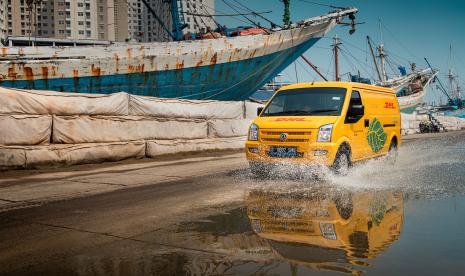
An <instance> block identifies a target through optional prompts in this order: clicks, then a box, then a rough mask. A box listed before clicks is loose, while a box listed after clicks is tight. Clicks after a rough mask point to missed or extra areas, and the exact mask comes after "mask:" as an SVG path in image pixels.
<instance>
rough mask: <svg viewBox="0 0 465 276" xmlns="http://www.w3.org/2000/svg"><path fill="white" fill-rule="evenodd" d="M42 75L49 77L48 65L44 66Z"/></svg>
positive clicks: (45, 77)
mask: <svg viewBox="0 0 465 276" xmlns="http://www.w3.org/2000/svg"><path fill="white" fill-rule="evenodd" d="M41 69H42V77H43V78H44V79H48V67H42V68H41Z"/></svg>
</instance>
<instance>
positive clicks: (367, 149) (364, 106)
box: [246, 82, 401, 174]
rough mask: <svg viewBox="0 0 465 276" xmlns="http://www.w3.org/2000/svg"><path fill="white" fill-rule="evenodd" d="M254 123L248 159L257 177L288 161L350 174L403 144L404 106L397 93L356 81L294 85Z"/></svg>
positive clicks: (279, 93)
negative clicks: (355, 166)
mask: <svg viewBox="0 0 465 276" xmlns="http://www.w3.org/2000/svg"><path fill="white" fill-rule="evenodd" d="M257 112H258V117H257V118H255V120H254V121H253V123H252V124H251V125H250V128H249V133H248V139H247V143H246V155H247V159H248V161H249V164H250V167H251V170H252V172H253V173H254V174H262V173H263V172H264V171H265V166H266V165H267V164H274V163H278V162H280V163H281V162H283V161H285V162H286V163H288V162H290V163H304V164H315V165H325V166H328V167H330V168H332V169H333V170H334V171H335V172H336V173H337V174H346V173H347V172H348V169H349V167H350V166H351V165H352V164H353V163H354V162H357V161H361V160H365V159H369V158H374V157H379V156H382V155H388V156H389V157H390V159H391V160H393V161H395V157H396V156H397V149H398V147H399V145H400V142H401V135H400V130H401V125H400V124H401V119H400V109H399V103H398V102H397V98H396V95H395V92H394V91H393V90H392V89H388V88H383V87H379V86H373V85H366V84H360V83H352V82H318V83H317V82H315V83H302V84H295V85H289V86H286V87H283V88H281V89H280V90H279V91H277V92H276V93H275V94H274V95H273V97H272V98H271V99H270V100H269V101H268V103H267V105H266V106H265V107H264V108H259V109H258V111H257Z"/></svg>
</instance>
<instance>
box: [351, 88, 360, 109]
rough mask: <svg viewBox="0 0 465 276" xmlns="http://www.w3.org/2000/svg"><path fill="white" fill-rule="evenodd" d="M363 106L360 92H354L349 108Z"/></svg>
mask: <svg viewBox="0 0 465 276" xmlns="http://www.w3.org/2000/svg"><path fill="white" fill-rule="evenodd" d="M359 104H362V97H360V92H358V91H355V90H354V91H352V95H350V103H349V106H353V105H359Z"/></svg>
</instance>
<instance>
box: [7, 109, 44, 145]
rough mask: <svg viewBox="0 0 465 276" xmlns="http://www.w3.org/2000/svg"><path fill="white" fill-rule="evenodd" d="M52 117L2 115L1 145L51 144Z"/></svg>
mask: <svg viewBox="0 0 465 276" xmlns="http://www.w3.org/2000/svg"><path fill="white" fill-rule="evenodd" d="M51 131H52V116H49V115H0V144H2V145H39V144H48V143H50V137H51V134H52V132H51Z"/></svg>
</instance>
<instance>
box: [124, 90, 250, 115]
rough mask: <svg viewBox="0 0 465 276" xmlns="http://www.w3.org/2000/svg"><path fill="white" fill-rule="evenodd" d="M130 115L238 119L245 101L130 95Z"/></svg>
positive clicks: (242, 112)
mask: <svg viewBox="0 0 465 276" xmlns="http://www.w3.org/2000/svg"><path fill="white" fill-rule="evenodd" d="M129 115H136V116H153V117H159V118H188V119H238V118H243V116H244V104H243V102H239V101H238V102H227V101H201V100H179V99H162V98H154V97H144V96H135V95H130V98H129Z"/></svg>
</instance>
